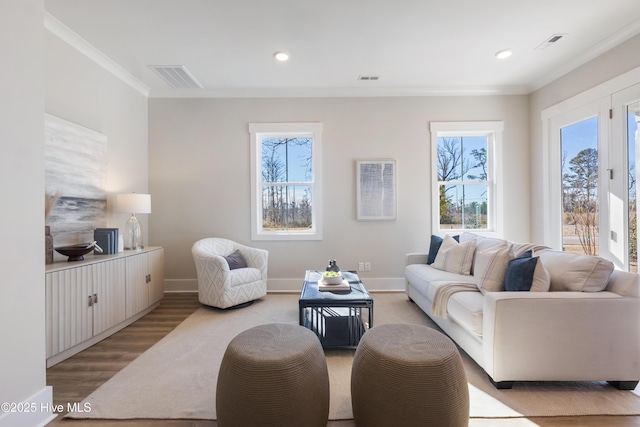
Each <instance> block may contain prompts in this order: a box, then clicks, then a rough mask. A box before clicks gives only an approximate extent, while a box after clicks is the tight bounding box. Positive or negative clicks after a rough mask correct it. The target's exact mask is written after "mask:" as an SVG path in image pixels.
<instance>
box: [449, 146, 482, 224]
mask: <svg viewBox="0 0 640 427" xmlns="http://www.w3.org/2000/svg"><path fill="white" fill-rule="evenodd" d="M486 147H487V138H486V137H484V136H477V137H474V136H471V137H439V138H438V148H437V156H438V159H437V161H438V164H437V166H438V182H439V186H438V188H439V209H440V225H441V227H442V228H451V229H479V228H486V227H487V187H488V169H487V168H488V164H487V148H486Z"/></svg>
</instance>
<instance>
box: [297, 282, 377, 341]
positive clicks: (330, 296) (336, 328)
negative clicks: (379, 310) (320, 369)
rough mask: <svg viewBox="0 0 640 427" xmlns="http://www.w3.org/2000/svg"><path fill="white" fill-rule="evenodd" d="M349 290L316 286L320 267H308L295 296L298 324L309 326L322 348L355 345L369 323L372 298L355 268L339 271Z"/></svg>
mask: <svg viewBox="0 0 640 427" xmlns="http://www.w3.org/2000/svg"><path fill="white" fill-rule="evenodd" d="M342 276H343V277H344V278H345V279H346V280H347V281H348V282H349V285H350V286H349V287H350V288H351V289H350V290H346V291H326V290H320V289H319V288H318V281H319V280H321V279H322V271H317V270H308V271H307V272H306V274H305V278H304V283H303V285H302V292H301V294H300V300H299V313H300V325H302V326H304V327H306V328H309V329H311V330H312V331H313V332H314V333H315V334H316V335H317V336H318V338H319V339H320V343H321V344H322V347H323V348H356V347H357V346H358V343H359V342H360V338H361V337H362V335H363V334H364V333H365V332H366V331H367V329H369V328H371V327H373V298H371V295H369V292H367V290H366V288H365V287H364V284H363V283H362V281H361V280H360V277H359V276H358V274H357V273H356V272H355V271H343V272H342Z"/></svg>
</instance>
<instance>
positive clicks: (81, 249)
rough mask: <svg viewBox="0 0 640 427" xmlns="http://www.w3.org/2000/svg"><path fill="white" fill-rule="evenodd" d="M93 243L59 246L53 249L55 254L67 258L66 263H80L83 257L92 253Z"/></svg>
mask: <svg viewBox="0 0 640 427" xmlns="http://www.w3.org/2000/svg"><path fill="white" fill-rule="evenodd" d="M94 249H95V248H94V244H93V243H80V244H77V245H69V246H59V247H57V248H55V250H56V252H58V253H60V254H62V255H64V256H68V257H69V259H68V261H82V260H83V259H84V256H85V255H86V254H88V253H89V252H91V251H93V250H94Z"/></svg>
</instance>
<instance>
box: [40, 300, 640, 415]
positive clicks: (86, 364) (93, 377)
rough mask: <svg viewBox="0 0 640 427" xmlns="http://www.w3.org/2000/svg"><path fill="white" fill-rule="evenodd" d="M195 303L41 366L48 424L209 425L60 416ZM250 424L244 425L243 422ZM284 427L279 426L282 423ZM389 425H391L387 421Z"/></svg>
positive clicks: (174, 303)
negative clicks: (54, 409) (52, 409)
mask: <svg viewBox="0 0 640 427" xmlns="http://www.w3.org/2000/svg"><path fill="white" fill-rule="evenodd" d="M198 307H199V303H198V298H197V294H195V293H172V294H166V295H165V297H164V299H163V300H162V302H161V304H160V307H158V308H157V309H155V310H154V311H152V312H151V313H149V314H148V315H146V316H144V317H143V318H142V319H140V320H138V321H137V322H135V323H133V324H132V325H130V326H128V327H127V328H125V329H123V330H121V331H119V332H117V333H116V334H114V335H112V336H111V337H109V338H107V339H105V340H103V341H101V342H100V343H98V344H96V345H94V346H92V347H90V348H88V349H87V350H85V351H83V352H81V353H78V354H77V355H75V356H73V357H71V358H69V359H67V360H65V361H63V362H61V363H59V364H57V365H55V366H52V367H51V368H49V369H47V384H48V385H50V386H53V403H54V405H63V407H64V408H65V411H64V412H62V413H60V415H59V416H58V417H57V418H56V419H55V420H54V421H52V422H51V423H50V424H49V426H52V427H102V426H119V427H124V426H126V427H151V426H167V427H169V426H173V427H212V426H217V423H216V422H215V421H194V420H121V421H117V420H71V419H65V418H63V415H64V413H66V408H67V405H68V404H74V403H79V402H80V401H82V399H84V398H85V397H87V396H88V395H89V394H91V392H93V391H94V390H95V389H97V388H98V387H99V386H100V385H101V384H102V383H104V382H106V381H107V380H108V379H109V378H111V377H112V376H113V375H115V374H116V373H117V372H118V371H120V370H121V369H122V368H124V367H125V366H126V365H127V364H128V363H129V362H131V361H132V360H134V359H135V358H136V357H137V356H138V355H140V354H142V353H143V352H144V351H145V350H147V349H148V348H149V347H151V346H152V345H153V344H155V343H156V342H157V341H159V340H160V339H161V338H162V337H164V336H165V335H167V334H168V333H169V332H171V330H172V329H173V328H175V327H176V326H178V325H179V324H180V322H182V321H183V320H184V319H186V318H187V317H188V316H189V315H190V314H191V313H193V312H194V311H195V310H196V309H197V308H198ZM328 426H329V427H353V426H355V424H354V423H353V422H352V421H331V422H329V424H328ZM469 426H470V427H536V426H539V427H560V426H584V427H604V426H606V427H631V426H640V416H633V417H621V416H599V417H544V418H530V419H526V418H525V419H511V420H509V419H500V420H496V419H488V420H483V419H472V420H470V422H469ZM247 427H250V426H247ZM283 427H285V426H283ZM391 427H395V426H391Z"/></svg>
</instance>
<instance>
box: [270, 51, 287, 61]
mask: <svg viewBox="0 0 640 427" xmlns="http://www.w3.org/2000/svg"><path fill="white" fill-rule="evenodd" d="M273 57H274V58H276V59H277V60H278V61H281V62H284V61H286V60H287V59H289V54H288V53H287V52H275V53H274V54H273Z"/></svg>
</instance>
